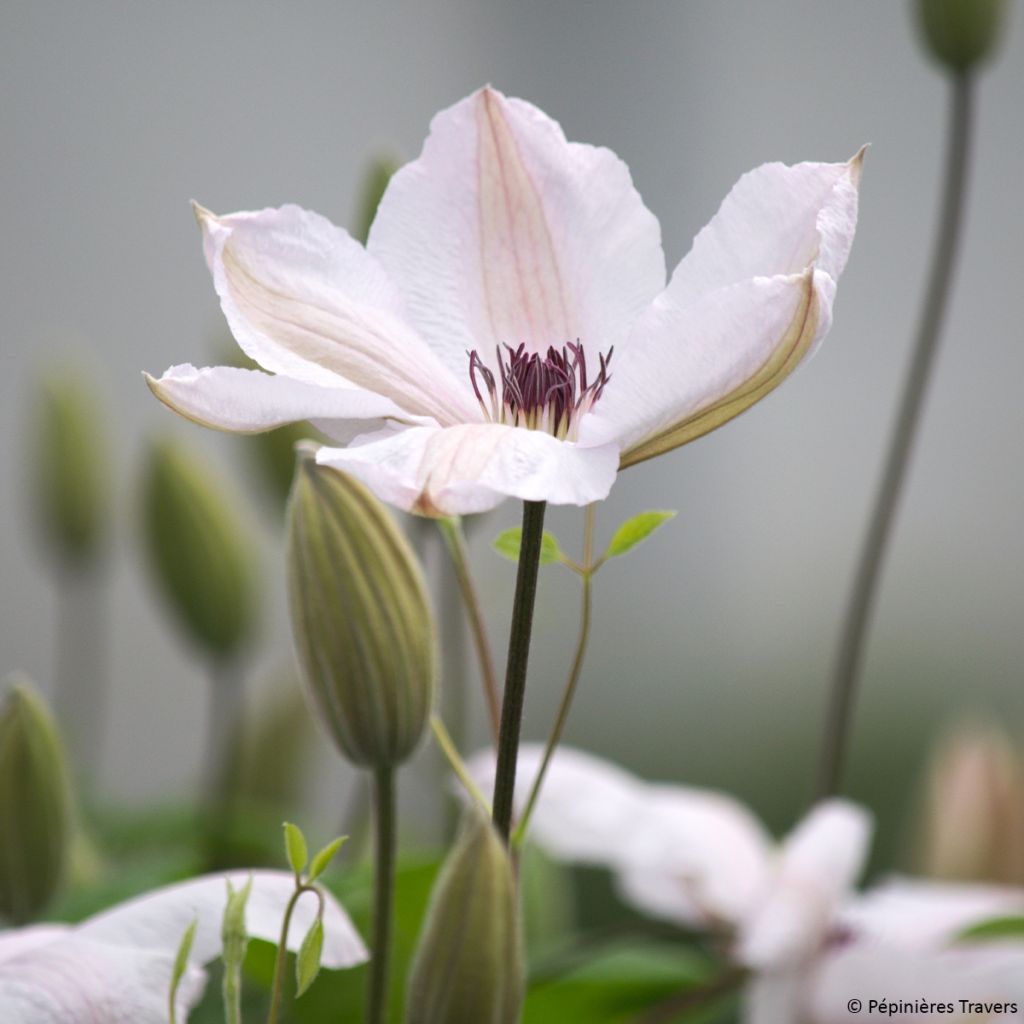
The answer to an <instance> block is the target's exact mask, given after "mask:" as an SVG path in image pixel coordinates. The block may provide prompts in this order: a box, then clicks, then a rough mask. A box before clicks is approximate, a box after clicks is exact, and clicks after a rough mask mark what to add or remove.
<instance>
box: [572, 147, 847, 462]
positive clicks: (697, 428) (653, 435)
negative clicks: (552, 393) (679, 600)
mask: <svg viewBox="0 0 1024 1024" xmlns="http://www.w3.org/2000/svg"><path fill="white" fill-rule="evenodd" d="M859 173H860V160H859V158H855V159H854V160H853V161H850V163H848V164H835V165H831V164H825V165H823V164H810V165H804V164H801V165H798V167H795V168H781V167H779V166H778V165H771V166H770V167H769V168H763V169H762V170H761V171H759V172H754V174H752V175H750V176H748V178H747V179H744V180H743V181H741V183H740V185H738V186H737V188H736V189H735V190H734V192H733V194H732V195H731V196H730V198H729V199H727V200H726V202H725V203H724V204H723V207H722V210H721V212H720V213H719V215H718V216H717V217H716V218H715V219H714V220H713V221H712V222H711V224H709V225H708V227H707V228H705V230H704V231H703V232H702V233H701V234H700V235H698V237H697V240H696V241H695V243H694V247H693V250H692V251H691V253H690V255H689V256H687V258H686V259H684V261H683V262H682V263H681V264H680V266H679V268H678V269H677V271H676V273H675V274H674V275H673V277H672V280H671V282H670V283H669V286H668V288H667V289H666V290H665V291H664V292H663V293H662V294H661V295H659V296H658V298H657V299H656V300H655V301H654V302H653V303H652V305H651V306H650V307H649V309H648V310H647V311H646V312H645V313H644V314H643V315H642V316H641V317H640V319H639V320H638V321H637V324H636V326H635V328H634V330H633V332H632V334H631V336H630V338H629V340H628V342H627V343H626V346H625V348H624V350H623V352H622V355H621V357H620V358H619V360H618V362H617V365H616V367H615V377H614V382H613V383H612V384H611V385H609V387H608V388H607V390H606V391H605V394H604V395H603V397H602V399H601V402H600V403H599V405H598V406H597V407H596V408H595V410H594V412H593V413H592V414H591V415H590V416H588V417H586V419H585V420H584V421H583V424H582V426H581V432H580V439H581V441H582V442H583V443H588V444H593V443H602V442H605V441H608V440H609V439H610V438H613V437H618V438H619V439H620V441H621V443H622V446H623V455H622V465H623V466H629V465H633V464H634V463H637V462H641V461H643V460H644V459H649V458H652V457H653V456H655V455H660V454H662V453H663V452H666V451H669V450H670V449H672V448H675V447H678V446H679V445H681V444H686V443H687V442H689V441H692V440H694V439H695V438H697V437H700V436H702V435H703V434H706V433H708V432H709V431H711V430H714V429H715V428H716V427H719V426H721V425H722V424H723V423H726V422H728V420H730V419H732V418H733V417H735V416H738V415H739V414H740V413H741V412H744V411H745V410H746V409H748V408H749V407H750V406H751V405H753V404H754V403H755V402H757V401H759V400H760V399H761V398H763V397H764V396H765V395H767V394H768V393H769V392H770V391H772V390H774V389H775V388H776V387H778V385H779V384H780V383H781V382H782V381H783V380H784V379H785V378H786V377H787V376H789V374H790V373H791V372H792V371H793V370H794V369H795V368H796V367H797V365H799V363H800V362H801V361H802V360H803V359H804V358H806V357H807V356H808V355H810V354H811V353H812V352H813V351H814V349H815V347H816V346H817V344H818V343H820V341H821V340H822V339H823V338H824V336H825V334H827V333H828V329H829V327H830V326H831V322H832V304H833V301H834V299H835V291H836V278H837V276H838V275H839V273H840V272H841V271H842V269H843V267H844V266H845V263H846V257H847V255H848V253H849V249H850V245H851V243H852V240H853V231H854V227H855V223H856V212H857V184H858V181H859Z"/></svg>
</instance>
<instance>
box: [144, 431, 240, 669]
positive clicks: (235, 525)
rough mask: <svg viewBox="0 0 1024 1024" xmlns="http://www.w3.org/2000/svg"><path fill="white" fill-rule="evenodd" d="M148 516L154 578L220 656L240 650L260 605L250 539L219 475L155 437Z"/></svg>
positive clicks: (198, 638)
mask: <svg viewBox="0 0 1024 1024" xmlns="http://www.w3.org/2000/svg"><path fill="white" fill-rule="evenodd" d="M143 501H144V520H145V534H146V542H147V546H148V548H149V554H150V562H151V564H152V567H153V571H154V575H155V577H156V580H157V583H158V585H159V587H160V589H161V591H162V592H163V593H164V595H165V597H166V598H167V600H168V602H169V603H170V605H171V607H172V608H173V610H174V612H175V613H176V615H177V617H178V619H179V620H180V622H181V623H182V625H183V626H184V627H185V629H186V631H187V632H188V633H189V635H190V636H191V637H192V638H193V639H194V640H195V642H196V643H197V644H199V646H201V647H203V648H204V649H205V650H206V651H207V652H208V653H210V654H211V655H213V656H214V657H215V658H225V657H230V656H231V655H233V654H235V653H236V652H237V650H238V648H239V646H240V645H241V644H242V642H243V641H244V640H245V639H246V636H247V635H248V634H249V632H250V631H251V629H252V626H253V620H254V618H255V612H256V605H257V592H256V586H255V583H256V581H255V575H254V572H253V554H252V545H251V544H250V543H249V542H248V541H247V539H246V536H247V535H246V531H245V530H244V529H243V526H242V523H241V522H240V520H239V518H238V516H237V515H236V513H235V510H234V509H233V508H232V506H231V503H230V501H229V499H228V496H227V495H226V494H225V493H224V492H223V490H222V488H221V486H220V483H219V481H218V480H217V479H216V478H215V477H214V476H213V474H212V473H211V472H210V471H209V470H208V469H207V468H206V466H205V465H204V464H203V463H202V462H201V461H200V459H199V458H198V457H197V456H196V455H194V454H192V453H191V452H189V451H188V450H187V449H186V448H185V447H184V446H183V445H181V444H180V443H179V442H177V441H172V440H161V441H157V442H155V443H154V444H153V445H152V446H151V448H150V450H149V456H148V461H147V465H146V471H145V482H144V494H143Z"/></svg>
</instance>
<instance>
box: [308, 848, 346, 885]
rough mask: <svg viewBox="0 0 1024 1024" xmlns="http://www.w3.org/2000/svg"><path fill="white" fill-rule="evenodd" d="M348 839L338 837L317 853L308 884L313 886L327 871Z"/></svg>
mask: <svg viewBox="0 0 1024 1024" xmlns="http://www.w3.org/2000/svg"><path fill="white" fill-rule="evenodd" d="M346 839H348V836H338V838H337V839H335V840H334V841H333V842H330V843H328V844H327V845H326V846H325V847H324V848H323V849H322V850H320V851H319V852H318V853H317V855H316V856H315V857H314V858H313V861H312V863H311V864H310V865H309V877H308V878H307V879H306V881H307V883H309V884H312V883H313V882H315V881H316V880H317V879H318V878H319V877H320V876H321V875H322V874H323V873H324V871H326V870H327V865H328V864H330V863H331V861H332V860H334V855H335V854H336V853H337V852H338V851H339V850H340V849H341V847H342V845H343V844H344V842H345V840H346Z"/></svg>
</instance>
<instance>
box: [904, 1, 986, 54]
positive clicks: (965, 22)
mask: <svg viewBox="0 0 1024 1024" xmlns="http://www.w3.org/2000/svg"><path fill="white" fill-rule="evenodd" d="M917 14H918V22H919V24H920V26H921V33H922V35H923V37H924V41H925V44H926V45H927V47H928V49H929V50H930V51H931V54H932V56H933V57H935V58H936V60H938V61H939V62H940V63H942V64H945V65H946V67H948V68H950V69H951V70H953V71H966V70H967V69H968V68H970V67H972V66H973V65H975V64H977V63H978V62H979V61H983V60H985V59H986V58H987V57H989V56H990V55H991V53H992V50H993V49H994V47H995V44H996V43H997V42H998V40H999V35H1000V32H1001V30H1002V26H1003V21H1004V18H1005V14H1006V4H1005V2H1004V0H918V2H917Z"/></svg>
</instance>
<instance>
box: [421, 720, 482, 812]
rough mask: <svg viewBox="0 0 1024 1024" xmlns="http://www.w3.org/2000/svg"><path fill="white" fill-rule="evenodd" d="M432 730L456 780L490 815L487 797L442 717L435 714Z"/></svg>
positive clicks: (431, 724)
mask: <svg viewBox="0 0 1024 1024" xmlns="http://www.w3.org/2000/svg"><path fill="white" fill-rule="evenodd" d="M430 728H431V729H432V730H433V733H434V739H435V740H436V741H437V745H438V746H439V747H440V748H441V752H442V753H443V754H444V756H445V759H446V760H447V762H448V764H449V766H450V767H451V769H452V771H453V772H455V775H456V778H458V780H459V782H461V783H462V785H463V787H464V788H465V790H466V792H467V793H468V794H469V795H470V797H472V799H473V800H475V801H476V802H477V803H478V804H479V805H480V806H481V807H482V808H483V809H484V810H485V811H486V812H487V813H488V814H490V813H491V807H490V804H488V803H487V797H485V796H484V795H483V793H481V792H480V787H479V786H477V784H476V783H475V782H474V781H473V776H472V775H470V774H469V769H468V768H467V767H466V764H465V762H464V761H463V760H462V757H461V755H460V754H459V750H458V747H456V746H455V744H454V743H453V742H452V738H451V736H450V735H449V733H448V730H447V729H446V728H445V725H444V721H443V720H442V718H441V716H440V715H437V714H434V715H431V716H430Z"/></svg>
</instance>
